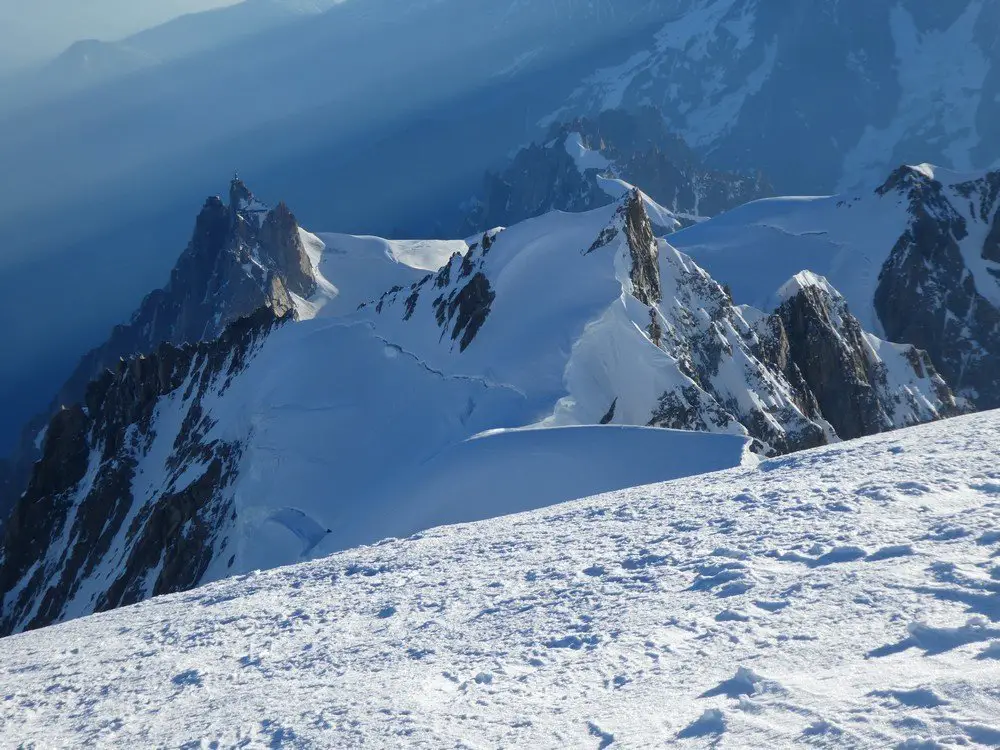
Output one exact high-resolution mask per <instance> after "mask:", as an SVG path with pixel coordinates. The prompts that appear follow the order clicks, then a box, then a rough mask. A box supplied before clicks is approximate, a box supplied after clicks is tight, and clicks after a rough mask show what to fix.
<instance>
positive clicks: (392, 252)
mask: <svg viewBox="0 0 1000 750" xmlns="http://www.w3.org/2000/svg"><path fill="white" fill-rule="evenodd" d="M646 206H647V199H646V198H645V197H644V196H643V195H642V194H641V193H640V192H639V191H632V192H630V193H629V194H628V195H627V196H626V197H625V198H623V199H622V200H621V201H620V202H619V203H618V204H616V205H613V206H609V207H607V208H603V209H598V210H596V211H593V212H590V213H586V214H577V215H573V214H561V213H553V214H549V215H546V216H544V217H541V218H539V219H535V220H532V221H528V222H524V223H522V224H520V225H517V226H514V227H511V228H509V229H507V230H496V231H491V232H488V233H486V234H484V235H482V236H481V237H480V238H478V240H476V241H473V242H470V243H468V244H466V243H464V242H463V243H456V244H454V245H442V244H434V245H419V244H416V243H389V242H385V241H377V240H373V239H371V238H344V237H327V240H328V241H329V242H330V245H328V246H327V245H324V247H327V248H329V247H336V246H337V245H339V247H340V249H339V251H338V250H334V251H332V252H329V251H324V250H323V248H322V247H320V243H322V240H319V239H318V238H310V237H309V236H308V235H305V239H304V240H303V242H304V244H305V247H306V251H307V254H308V257H309V261H310V263H311V264H313V269H314V271H313V272H314V277H315V278H316V279H319V280H318V281H317V282H316V287H315V291H314V294H313V295H312V296H311V297H310V298H309V299H305V298H302V300H301V302H302V304H306V305H308V306H309V311H310V312H313V313H315V314H314V315H312V316H307V315H303V314H301V312H300V313H298V314H297V315H296V314H295V313H293V312H292V311H289V312H288V313H286V315H284V316H283V317H281V318H276V317H275V312H274V310H273V309H270V308H266V307H265V308H261V310H260V311H258V313H255V314H254V316H252V317H251V318H248V319H244V320H242V321H240V322H238V323H237V324H234V325H233V326H230V327H229V328H227V329H226V331H225V333H224V335H223V337H222V338H221V339H219V340H218V341H214V342H208V343H203V344H200V345H198V346H186V347H182V348H176V347H172V346H168V345H165V346H162V347H160V349H158V350H157V351H156V352H155V353H153V354H151V355H150V356H149V357H148V358H140V359H133V360H131V361H129V362H127V363H123V364H122V365H121V366H119V368H118V369H117V371H116V372H114V373H107V374H106V375H104V376H103V377H102V378H101V379H99V380H98V381H96V382H95V383H94V384H92V385H91V386H90V388H89V389H88V391H87V396H86V399H85V402H84V404H83V405H82V406H78V407H74V408H72V409H68V410H66V411H64V412H61V413H60V414H59V415H58V416H57V417H56V419H55V420H53V422H52V424H51V425H50V427H49V430H48V432H47V434H46V439H45V443H44V451H43V457H42V461H41V463H40V464H39V466H38V468H37V470H36V471H35V473H34V477H33V479H32V482H31V484H30V485H29V487H28V491H27V494H26V495H25V497H24V498H22V500H21V501H20V502H19V503H18V504H17V506H16V508H15V510H14V513H13V515H12V516H11V520H10V522H9V525H8V528H7V533H6V537H5V539H4V543H3V547H2V548H0V596H3V602H4V603H3V609H2V617H3V619H2V621H0V627H2V629H3V631H4V632H14V631H18V630H21V629H24V628H33V627H38V626H41V625H45V624H48V623H51V622H55V621H59V620H62V619H66V618H68V617H72V616H77V615H81V614H86V613H88V612H92V611H97V610H104V609H109V608H113V607H117V606H121V605H123V604H128V603H132V602H136V601H139V600H142V599H144V598H146V597H148V596H151V595H157V594H164V593H169V592H173V591H178V590H182V589H185V588H190V587H191V586H193V585H196V584H197V583H200V582H205V581H210V580H215V579H218V578H221V577H224V576H226V575H230V574H234V573H240V572H246V571H248V570H254V569H259V568H272V567H276V566H279V565H283V564H288V563H291V562H296V561H299V560H302V559H308V558H311V557H315V556H316V555H317V554H319V553H320V552H321V551H333V550H337V549H344V548H347V547H350V546H355V545H358V544H366V543H371V542H374V541H377V540H378V539H380V538H383V537H385V536H398V535H405V534H410V533H414V532H416V531H419V530H421V529H424V528H426V527H427V526H429V525H431V524H436V523H454V522H462V521H470V520H476V519H480V518H484V517H486V516H489V515H495V514H499V513H504V512H509V511H512V510H526V509H530V508H534V507H538V506H542V505H547V504H551V503H553V502H557V501H560V500H566V499H571V498H576V497H581V496H584V495H587V494H592V493H594V492H598V491H603V490H609V489H616V488H620V487H622V486H626V485H627V484H628V483H629V482H634V481H639V479H637V478H641V481H655V480H663V479H667V478H674V477H677V476H682V475H688V474H690V473H692V472H696V471H704V470H708V469H716V468H722V467H726V466H733V465H737V464H739V463H741V462H743V461H745V460H748V455H747V453H746V448H747V445H748V443H751V446H752V449H753V451H754V452H756V453H758V454H774V453H784V452H788V451H792V450H798V449H802V448H806V447H810V446H814V445H818V444H822V443H824V442H828V441H834V440H837V439H838V435H837V433H836V432H835V430H834V427H832V426H831V424H832V422H833V419H832V417H831V419H830V420H828V419H827V418H826V417H824V414H823V410H822V408H821V404H822V405H823V407H824V408H825V406H826V404H827V403H829V404H832V405H833V407H832V408H836V409H846V408H851V409H854V410H857V409H864V408H867V407H869V406H872V405H875V406H878V408H879V411H878V412H877V413H878V414H879V415H881V417H882V418H880V419H879V420H874V421H870V422H866V423H863V424H861V425H860V426H858V427H857V429H856V430H854V432H851V433H848V432H845V433H844V435H845V436H854V435H855V434H868V433H871V432H877V431H881V430H884V429H890V428H892V427H898V426H902V425H904V424H908V423H912V422H918V421H924V420H928V419H936V418H938V417H940V416H944V415H947V414H949V413H951V412H952V411H953V410H954V406H955V405H954V400H953V399H952V397H951V394H950V392H949V391H948V388H947V386H946V385H945V384H944V383H943V382H940V379H939V378H937V379H936V376H934V374H933V368H932V367H931V366H930V365H929V363H925V362H924V361H923V360H922V359H921V358H920V355H919V353H918V352H915V351H911V350H912V347H907V348H905V352H904V354H903V355H901V357H900V358H899V359H900V362H904V363H905V362H906V361H909V360H907V359H906V357H907V356H909V357H910V358H911V359H912V363H911V365H910V368H909V374H907V371H906V368H905V367H902V366H900V367H897V368H895V369H892V370H891V371H886V372H883V370H880V369H877V367H876V366H875V365H876V364H877V356H876V354H875V353H874V352H875V348H876V346H877V345H878V344H876V343H872V342H873V341H874V339H868V338H866V337H865V336H864V334H863V332H862V330H861V327H860V325H859V324H858V323H857V321H856V320H855V319H854V318H853V317H851V316H850V315H849V314H848V312H847V311H846V310H839V309H837V311H836V314H835V315H831V314H830V310H831V309H833V308H832V307H831V305H832V304H833V303H832V302H830V301H829V300H825V299H819V300H817V299H812V298H806V296H805V295H804V294H801V293H800V294H799V295H797V296H796V297H795V298H794V299H793V300H791V301H790V302H789V304H791V303H792V302H794V303H795V304H796V307H794V308H793V310H794V312H796V313H799V318H803V319H806V320H808V321H809V324H808V325H806V326H798V325H795V322H796V321H797V320H798V319H799V318H796V317H795V316H791V315H789V316H785V315H784V308H782V309H781V310H779V311H778V312H776V313H773V314H770V315H767V314H765V313H763V312H760V311H756V310H753V309H751V308H739V307H736V306H735V305H734V304H733V301H732V299H731V298H730V297H729V295H728V294H727V292H726V291H725V290H724V289H723V288H722V287H721V286H720V285H719V284H717V283H716V282H715V281H713V280H712V279H711V277H709V276H708V274H707V273H706V272H705V271H703V270H702V269H701V268H699V267H698V266H697V265H695V264H694V262H693V261H691V259H690V258H688V257H687V256H684V255H682V254H681V253H679V252H677V251H676V250H674V249H673V248H672V247H670V245H668V244H667V243H666V242H663V241H658V240H656V239H655V238H654V235H653V230H652V225H651V222H650V219H649V216H648V214H647V210H646ZM445 249H449V250H450V249H455V250H456V251H457V252H455V254H454V255H453V256H452V257H451V258H450V260H449V261H448V262H447V263H446V264H445V265H444V266H443V267H442V268H441V269H440V270H439V271H438V272H437V273H436V274H435V273H430V274H426V275H424V276H423V277H422V278H421V279H420V280H419V281H414V282H411V283H410V285H409V286H408V287H404V286H402V285H397V286H394V287H393V288H392V289H390V290H389V291H388V292H386V293H384V294H383V295H382V296H381V297H379V298H378V299H375V300H372V301H371V302H370V303H367V304H363V305H361V309H359V310H357V311H355V312H354V313H352V314H350V315H341V314H337V310H336V305H337V304H338V300H339V297H336V296H334V297H333V298H332V299H329V296H330V295H331V294H333V293H334V291H331V290H334V286H333V283H332V282H330V281H327V280H326V278H325V273H326V272H327V271H329V272H331V273H332V271H333V270H334V269H335V268H338V267H339V268H340V270H343V271H345V274H344V279H345V281H344V284H345V289H352V288H354V289H355V291H357V288H359V287H363V286H364V284H366V283H368V282H369V280H370V275H371V274H375V275H378V274H379V273H380V271H379V270H378V269H379V268H380V267H381V268H383V269H388V271H389V272H390V273H392V274H397V273H401V272H402V273H405V274H412V273H414V272H415V271H416V269H414V268H412V267H411V266H408V265H406V264H405V263H400V262H399V261H398V259H399V258H407V259H409V261H410V262H412V263H417V262H420V261H419V259H420V258H424V259H427V260H428V261H429V262H430V261H432V258H433V256H434V254H435V253H437V252H441V251H443V250H445ZM461 249H465V250H466V252H465V253H464V255H463V254H462V253H461V252H460V250H461ZM345 254H346V255H345ZM355 254H357V255H359V256H360V257H363V258H364V261H359V262H357V263H355V264H354V265H351V263H350V262H348V259H350V258H351V257H353V256H354V255H355ZM331 264H332V265H331ZM379 264H381V266H380V265H379ZM401 266H403V267H404V269H401V268H400V267H401ZM320 271H323V273H320ZM348 271H350V272H348ZM355 282H358V285H355V286H352V285H354V284H355ZM831 293H832V292H831ZM838 299H839V297H838ZM324 300H325V304H324ZM901 351H903V350H901ZM858 362H862V363H863V364H862V365H858V366H854V365H856V364H857V363H858ZM845 363H846V364H845ZM869 365H870V366H869ZM918 365H920V366H923V367H926V371H925V372H923V375H921V376H920V377H918V376H917V375H916V371H915V368H916V367H917V366H918ZM883 369H884V368H883ZM906 389H909V391H908V392H912V393H913V397H912V398H911V399H910V400H908V401H905V400H903V399H902V398H901V397H898V394H899V393H900V392H901V391H902V390H906ZM872 392H874V395H873V394H872ZM889 400H893V403H895V404H897V405H898V409H896V410H895V411H893V407H892V406H891V405H890V404H889V403H888V401H889ZM883 401H885V402H886V403H885V404H883V403H882V402H883ZM918 407H919V408H918ZM890 414H891V416H890ZM636 426H638V427H645V426H650V427H667V428H675V429H686V430H697V431H700V432H708V433H719V434H717V435H705V434H696V433H688V434H679V433H672V432H668V431H664V430H656V429H651V430H642V429H635V427H636ZM524 427H534V428H535V429H531V430H519V431H516V432H504V431H503V430H510V429H513V428H524ZM600 427H603V428H604V429H601V428H600ZM629 427H631V428H632V429H626V428H629ZM558 428H563V429H558ZM565 428H569V429H565ZM496 430H501V432H496ZM483 433H488V434H487V435H483ZM476 436H479V437H476ZM748 438H752V441H750V440H748ZM622 452H627V453H628V454H629V456H630V458H628V459H625V458H622V456H621V453H622ZM526 455H528V456H530V455H539V456H545V457H547V458H545V459H544V460H539V461H534V462H533V461H532V459H529V458H525V456H526ZM585 459H586V460H587V461H588V465H589V467H590V470H589V471H584V470H581V469H573V470H572V471H570V470H569V468H568V467H569V466H571V465H573V464H577V463H579V462H580V461H583V460H585ZM505 473H507V474H510V475H511V477H513V476H514V475H518V474H520V475H521V477H520V479H514V478H511V479H510V480H509V481H503V479H504V474H505ZM482 483H493V484H495V487H494V490H495V491H494V492H492V493H483V492H482V491H480V490H476V491H475V493H473V490H474V488H476V487H477V486H478V485H480V484H482ZM514 490H517V492H515V491H514ZM470 496H474V497H481V500H478V499H477V500H474V501H471V502H470V501H469V500H468V498H469V497H470ZM39 544H41V546H42V547H43V549H45V550H46V552H45V553H44V554H43V556H41V557H40V556H39V551H38V547H39Z"/></svg>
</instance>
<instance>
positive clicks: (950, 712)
mask: <svg viewBox="0 0 1000 750" xmlns="http://www.w3.org/2000/svg"><path fill="white" fill-rule="evenodd" d="M998 445H1000V416H998V415H997V414H996V413H984V414H979V415H974V416H971V417H963V418H959V419H956V420H950V421H947V422H939V423H936V424H933V425H926V426H922V427H917V428H913V429H910V430H907V431H902V432H898V433H893V434H891V435H884V436H879V437H876V438H866V439H862V440H859V441H856V442H852V443H846V444H843V445H837V446H830V447H825V448H820V449H817V450H814V451H809V452H804V453H799V454H797V455H795V456H789V457H784V458H779V459H774V460H770V461H765V462H763V463H762V464H760V465H759V466H758V467H755V468H739V469H733V470H730V471H725V472H721V473H716V474H710V475H705V476H699V477H695V478H691V479H681V480H677V481H674V482H671V483H668V484H661V485H653V486H646V487H637V488H634V489H629V490H624V491H621V492H616V493H613V494H609V495H604V496H600V497H594V498H590V499H586V500H581V501H577V502H573V503H569V504H565V505H560V506H557V507H552V508H547V509H544V510H540V511H536V512H533V513H528V514H523V515H518V516H510V517H505V518H500V519H494V520H491V521H485V522H482V523H476V524H473V525H467V526H454V527H447V528H439V529H435V530H431V531H427V532H425V533H422V534H419V535H417V536H415V537H411V538H407V539H396V540H389V541H386V542H383V543H381V544H377V545H375V546H372V547H366V548H361V549H357V550H352V551H348V552H344V553H341V554H337V555H334V556H331V557H328V558H325V559H322V560H318V561H315V562H312V563H309V564H304V565H300V566H296V567H292V568H285V569H281V570H276V571H270V572H264V573H258V574H252V575H247V576H242V577H240V578H235V579H231V580H228V581H224V582H220V583H217V584H213V585H211V586H208V587H205V588H202V589H199V590H196V591H193V592H188V593H185V594H178V595H173V596H167V597H161V598H158V599H155V600H152V601H149V602H146V603H143V604H140V605H138V606H134V607H129V608H126V609H121V610H118V611H116V612H113V613H108V614H103V615H97V616H93V617H89V618H85V619H81V620H77V621H75V622H72V623H68V624H65V625H59V626H56V627H52V628H47V629H44V630H41V631H37V632H34V633H30V634H25V635H20V636H14V637H11V638H8V639H5V640H3V642H2V643H3V653H4V659H3V661H2V663H0V695H2V696H3V700H0V725H2V727H3V737H4V741H5V742H7V743H9V744H11V745H15V746H16V745H18V744H19V743H25V744H29V743H34V744H36V745H37V746H57V745H58V746H62V745H69V746H81V745H86V744H97V745H100V746H104V747H113V746H120V747H135V746H154V745H155V746H160V745H165V746H198V745H199V744H200V745H203V746H209V745H212V743H217V744H219V745H220V746H231V745H239V744H247V745H250V746H268V745H271V746H279V745H288V746H296V747H298V746H301V747H308V746H326V747H329V746H339V747H348V746H351V747H354V746H361V745H365V746H371V747H399V746H401V745H405V746H407V747H434V748H437V747H442V746H449V747H450V746H457V745H464V746H486V747H499V746H507V747H540V748H548V747H552V748H556V747H560V748H561V747H606V748H615V747H651V748H652V747H664V746H674V745H676V746H680V747H684V746H688V747H706V746H714V747H720V748H725V747H731V748H737V747H769V748H782V747H792V746H810V747H828V748H840V747H857V748H915V747H920V748H925V747H926V748H932V747H953V746H963V747H995V746H996V745H997V743H998V742H1000V719H998V717H1000V696H998V694H997V691H996V685H997V684H998V682H1000V583H998V580H997V556H998V554H1000V473H998V472H997V463H998V459H1000V452H998V448H997V446H998Z"/></svg>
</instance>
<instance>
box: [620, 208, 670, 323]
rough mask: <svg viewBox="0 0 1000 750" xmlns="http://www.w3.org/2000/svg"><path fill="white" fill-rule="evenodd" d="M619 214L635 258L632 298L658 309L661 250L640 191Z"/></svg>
mask: <svg viewBox="0 0 1000 750" xmlns="http://www.w3.org/2000/svg"><path fill="white" fill-rule="evenodd" d="M619 213H620V214H622V215H623V218H624V221H625V236H626V238H627V240H628V248H629V253H630V255H631V256H632V271H631V278H632V294H634V295H635V298H636V299H637V300H639V301H640V302H642V303H643V304H644V305H654V304H656V303H658V302H659V301H660V300H661V299H662V294H661V291H660V263H659V250H658V248H657V244H656V238H655V237H654V236H653V226H652V223H651V222H650V220H649V214H647V213H646V207H645V203H644V201H643V197H642V193H641V192H639V190H638V189H636V190H632V191H631V192H630V193H629V195H628V197H627V198H626V199H625V201H624V203H623V204H622V207H621V208H620V209H619Z"/></svg>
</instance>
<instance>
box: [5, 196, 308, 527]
mask: <svg viewBox="0 0 1000 750" xmlns="http://www.w3.org/2000/svg"><path fill="white" fill-rule="evenodd" d="M315 289H316V279H315V277H314V272H313V269H312V265H311V263H310V260H309V257H308V255H307V253H306V251H305V248H304V246H303V242H302V238H301V236H300V233H299V227H298V224H297V222H296V220H295V217H294V215H293V214H292V212H291V211H290V210H289V209H288V207H287V206H286V205H285V204H284V203H279V204H278V205H277V206H276V207H275V208H273V209H268V208H267V206H265V205H264V204H262V203H260V202H259V201H258V200H257V199H256V198H255V197H254V196H253V194H252V193H251V192H250V190H249V189H248V188H247V186H246V184H244V182H243V181H242V180H240V179H239V178H234V179H233V181H232V182H231V184H230V190H229V203H228V204H226V203H224V202H223V201H222V200H221V199H220V198H218V197H211V198H209V199H208V200H206V201H205V205H204V206H203V208H202V209H201V212H200V213H199V214H198V218H197V219H196V221H195V227H194V231H193V233H192V236H191V241H190V242H189V243H188V246H187V248H186V249H185V250H184V252H183V253H182V254H181V256H180V258H179V259H178V261H177V264H176V265H175V267H174V269H173V270H172V271H171V274H170V279H169V281H168V282H167V284H166V286H164V287H163V288H161V289H157V290H155V291H153V292H151V293H150V294H148V295H147V296H146V297H145V298H144V299H143V301H142V303H141V304H140V305H139V308H138V309H137V310H136V312H135V313H134V314H133V316H132V319H131V320H130V321H129V322H128V323H127V324H124V325H118V326H115V328H114V329H113V330H112V331H111V334H110V335H109V337H108V339H107V341H106V342H105V343H104V344H102V345H101V346H99V347H97V348H96V349H93V350H92V351H90V352H89V353H88V354H86V355H85V356H84V357H83V358H82V359H81V360H80V363H79V364H78V365H77V367H76V369H75V370H74V371H73V373H72V375H71V376H70V377H69V379H68V380H67V381H66V383H65V385H64V386H63V387H62V389H61V390H60V392H59V393H58V394H57V396H56V397H55V399H54V400H53V403H52V406H51V407H50V410H49V413H47V414H44V415H39V417H38V418H36V419H35V420H33V421H32V422H31V423H29V424H28V425H27V427H26V428H25V430H24V434H23V437H22V439H21V443H20V446H19V448H18V451H17V453H16V454H15V456H14V457H13V460H12V461H11V462H10V464H11V466H10V469H9V473H10V479H9V480H8V482H7V483H6V486H5V487H4V486H2V485H0V525H2V519H3V518H4V517H5V515H6V514H5V510H6V509H7V508H9V507H11V504H12V503H13V501H14V500H15V499H16V498H17V497H18V496H19V495H20V494H21V492H22V491H23V490H24V488H25V486H26V483H27V480H28V476H29V474H30V470H31V464H32V462H33V461H34V460H35V459H36V457H37V456H38V451H39V450H40V445H39V439H38V436H39V432H40V430H41V429H42V427H43V426H44V425H45V423H46V422H47V421H48V418H49V415H50V414H51V413H54V412H55V411H56V410H58V409H59V408H60V407H61V406H63V405H70V404H74V403H76V402H78V401H79V400H80V399H81V398H82V397H83V395H84V393H85V391H86V388H87V385H88V384H89V383H90V382H91V381H92V380H93V379H94V378H97V377H99V376H100V375H101V373H102V372H103V371H105V370H107V369H114V368H116V367H117V364H118V362H119V361H120V360H121V358H123V357H131V356H133V355H135V354H148V353H150V352H152V351H153V350H154V349H155V348H156V347H157V346H158V345H159V344H161V343H170V344H174V345H178V346H179V345H183V344H186V343H197V342H200V341H209V340H212V339H214V338H216V337H218V336H219V335H220V334H221V333H222V331H224V330H225V328H226V327H227V326H228V325H230V324H231V323H233V322H234V321H237V320H239V319H241V318H244V317H246V316H248V315H252V314H253V313H255V312H256V311H257V310H259V309H260V308H262V307H267V308H270V309H272V310H273V311H274V313H275V314H276V315H278V316H283V315H285V314H288V313H292V314H294V313H295V310H296V297H298V298H306V297H309V296H310V295H312V294H313V292H314V291H315Z"/></svg>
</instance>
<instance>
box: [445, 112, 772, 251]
mask: <svg viewBox="0 0 1000 750" xmlns="http://www.w3.org/2000/svg"><path fill="white" fill-rule="evenodd" d="M615 180H623V181H624V182H626V183H628V184H631V185H641V186H642V188H643V190H644V191H645V192H646V193H647V194H648V195H649V196H651V197H652V199H653V200H655V201H656V202H657V203H659V204H660V205H662V206H664V207H666V208H667V209H668V210H670V211H672V212H674V213H675V214H676V215H677V218H679V219H680V220H681V221H682V223H683V222H687V223H691V222H693V221H696V220H700V219H703V218H706V217H709V216H714V215H716V214H718V213H721V212H723V211H725V210H728V209H730V208H733V207H735V206H738V205H741V204H743V203H746V202H748V201H751V200H755V199H757V198H763V197H767V196H770V195H772V194H773V192H772V189H771V187H770V184H769V183H768V182H767V180H766V179H765V178H764V177H763V176H762V175H761V174H760V173H759V172H748V173H746V174H737V173H732V172H723V171H718V170H713V169H709V168H708V167H706V166H705V164H704V163H703V162H702V160H701V158H700V157H699V156H698V155H697V154H696V153H695V152H694V151H693V150H692V149H690V148H689V147H688V146H687V144H685V142H684V141H683V139H681V138H680V137H678V136H677V135H676V134H675V133H673V132H671V131H670V129H669V128H668V127H667V126H666V123H665V121H664V119H663V114H662V112H661V111H660V110H658V109H655V108H652V107H648V106H646V107H637V108H635V109H629V110H624V109H609V110H605V111H602V112H600V113H598V114H595V115H593V116H587V117H576V118H573V119H569V120H566V121H560V122H554V123H553V124H552V125H551V126H550V128H549V131H548V134H547V135H546V138H545V141H544V142H542V143H533V144H531V145H529V146H527V147H525V148H523V149H522V150H521V151H519V152H518V153H517V154H516V155H515V156H514V157H513V159H512V160H511V161H510V163H509V164H508V165H507V166H506V167H505V168H504V169H502V170H500V171H499V172H490V173H488V174H487V175H486V177H485V179H484V182H483V187H482V189H481V191H480V194H479V195H478V196H477V197H476V199H475V200H474V201H473V202H472V206H471V210H470V211H469V213H468V215H467V217H466V219H465V220H464V222H463V223H462V225H461V227H460V232H459V233H460V234H470V233H473V232H477V231H481V230H482V229H483V228H485V227H492V226H510V225H512V224H515V223H518V222H520V221H522V220H524V219H528V218H532V217H534V216H539V215H541V214H544V213H546V212H548V211H551V210H553V209H557V210H561V211H572V212H580V211H588V210H591V209H594V208H598V207H600V206H607V205H610V204H612V203H613V202H614V201H615V200H616V199H617V197H618V196H619V195H620V193H621V191H620V188H619V187H616V185H617V183H615ZM665 229H667V230H668V231H669V230H671V229H672V227H665Z"/></svg>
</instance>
